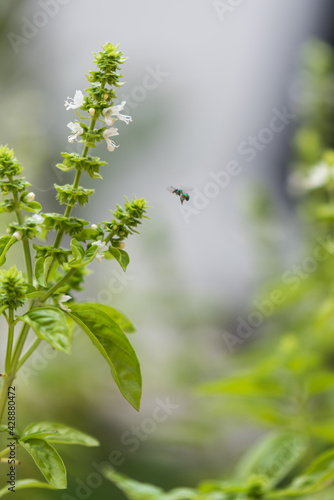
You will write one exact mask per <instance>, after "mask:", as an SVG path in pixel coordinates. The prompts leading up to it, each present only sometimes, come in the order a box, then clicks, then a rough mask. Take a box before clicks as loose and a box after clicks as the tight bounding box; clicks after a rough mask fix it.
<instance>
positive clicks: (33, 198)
mask: <svg viewBox="0 0 334 500" xmlns="http://www.w3.org/2000/svg"><path fill="white" fill-rule="evenodd" d="M31 201H35V193H33V192H31V193H28V194H27V202H28V203H30V202H31Z"/></svg>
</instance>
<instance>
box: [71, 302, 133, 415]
mask: <svg viewBox="0 0 334 500" xmlns="http://www.w3.org/2000/svg"><path fill="white" fill-rule="evenodd" d="M71 311H72V314H70V313H67V314H68V315H69V316H70V317H71V318H72V319H74V321H76V322H77V323H78V325H80V326H81V328H82V329H83V330H84V331H85V333H87V335H88V336H89V338H90V339H91V341H92V342H93V344H94V345H95V347H96V348H97V349H98V350H99V351H100V353H101V354H102V356H103V357H104V358H105V359H106V360H107V362H108V364H109V366H110V368H111V374H112V376H113V378H114V380H115V382H116V384H117V385H118V387H119V389H120V391H121V393H122V394H123V396H124V397H125V398H126V399H127V400H128V401H129V403H130V404H131V405H132V406H133V407H134V408H136V410H138V409H139V406H140V397H141V373H140V366H139V362H138V359H137V356H136V353H135V351H134V349H133V347H132V346H131V344H130V342H129V341H128V339H127V337H126V336H125V334H124V333H123V332H122V330H121V329H120V327H119V326H118V324H117V323H116V322H115V321H114V320H113V319H112V318H111V317H109V316H108V314H106V313H105V312H104V311H102V310H101V309H100V308H99V307H98V306H96V305H95V304H85V303H84V304H71Z"/></svg>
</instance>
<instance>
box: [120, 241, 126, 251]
mask: <svg viewBox="0 0 334 500" xmlns="http://www.w3.org/2000/svg"><path fill="white" fill-rule="evenodd" d="M124 247H125V243H124V242H123V241H120V242H119V243H118V248H120V249H121V250H123V248H124Z"/></svg>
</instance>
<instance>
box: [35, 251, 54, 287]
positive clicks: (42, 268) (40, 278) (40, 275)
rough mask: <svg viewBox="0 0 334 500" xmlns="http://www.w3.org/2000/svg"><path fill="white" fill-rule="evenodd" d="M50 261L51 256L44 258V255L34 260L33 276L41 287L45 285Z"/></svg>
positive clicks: (51, 259)
mask: <svg viewBox="0 0 334 500" xmlns="http://www.w3.org/2000/svg"><path fill="white" fill-rule="evenodd" d="M52 262H53V257H51V256H49V257H47V258H46V259H45V258H44V257H40V258H39V259H37V260H36V264H35V278H36V280H37V282H38V283H39V284H40V285H41V286H43V287H46V286H47V283H46V279H47V276H48V272H49V269H50V267H51V264H52Z"/></svg>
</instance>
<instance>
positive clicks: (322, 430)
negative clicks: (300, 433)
mask: <svg viewBox="0 0 334 500" xmlns="http://www.w3.org/2000/svg"><path fill="white" fill-rule="evenodd" d="M307 429H308V431H309V432H310V433H311V434H312V435H313V436H316V437H317V438H320V439H323V440H324V441H327V442H330V443H334V426H333V420H332V419H328V420H322V419H318V420H317V422H316V423H312V424H309V425H308V427H307Z"/></svg>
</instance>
